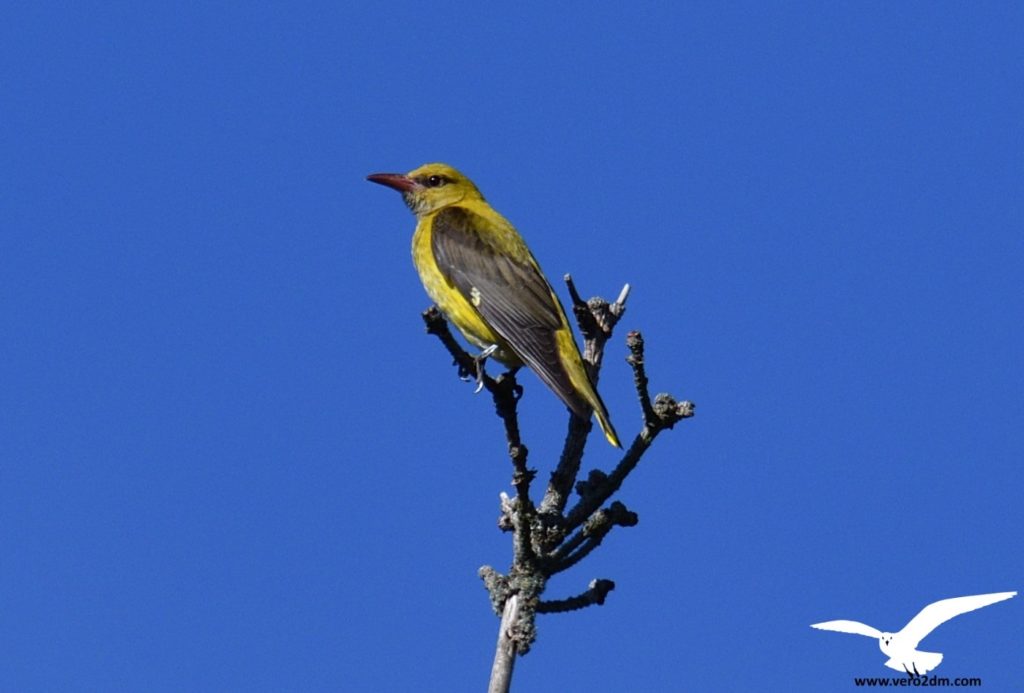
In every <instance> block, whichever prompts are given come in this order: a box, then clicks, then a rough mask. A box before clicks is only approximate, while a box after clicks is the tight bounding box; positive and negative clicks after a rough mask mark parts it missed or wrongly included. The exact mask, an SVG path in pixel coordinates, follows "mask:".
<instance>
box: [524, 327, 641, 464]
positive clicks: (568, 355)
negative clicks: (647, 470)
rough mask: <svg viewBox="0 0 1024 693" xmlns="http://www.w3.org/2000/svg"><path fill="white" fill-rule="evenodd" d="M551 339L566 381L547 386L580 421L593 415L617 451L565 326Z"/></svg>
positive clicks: (607, 418) (610, 428)
mask: <svg viewBox="0 0 1024 693" xmlns="http://www.w3.org/2000/svg"><path fill="white" fill-rule="evenodd" d="M555 338H556V340H557V343H558V353H559V358H560V359H561V363H562V373H563V375H564V377H565V378H568V381H569V382H568V383H564V382H563V383H560V384H559V385H563V386H558V385H556V384H551V385H550V386H551V389H552V390H554V391H555V394H557V395H558V396H559V397H560V398H561V399H562V401H563V402H565V403H566V405H567V406H568V407H569V409H571V410H572V411H573V413H575V414H576V416H579V417H580V418H581V419H584V420H589V419H590V413H591V412H593V413H594V416H596V417H597V423H598V425H599V426H600V427H601V431H602V432H603V433H604V437H605V438H607V439H608V442H609V443H611V444H612V445H614V446H615V447H617V448H621V447H622V443H620V442H619V436H618V435H617V434H616V433H615V427H614V426H612V420H611V417H610V416H609V415H608V408H607V407H606V406H604V402H602V401H601V395H599V394H597V388H595V387H594V383H592V382H591V381H590V376H588V375H587V370H586V368H585V367H584V365H583V357H582V356H580V352H579V349H577V348H576V342H575V341H574V340H573V338H572V332H571V331H570V330H569V328H568V327H566V328H565V329H564V330H560V331H559V332H558V333H556V335H555ZM541 377H543V375H541Z"/></svg>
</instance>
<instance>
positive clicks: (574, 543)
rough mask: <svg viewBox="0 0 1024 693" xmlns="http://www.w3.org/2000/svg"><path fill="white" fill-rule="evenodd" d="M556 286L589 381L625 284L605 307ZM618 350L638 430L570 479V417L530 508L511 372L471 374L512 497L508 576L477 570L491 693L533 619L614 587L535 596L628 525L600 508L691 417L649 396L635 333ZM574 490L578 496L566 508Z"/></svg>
mask: <svg viewBox="0 0 1024 693" xmlns="http://www.w3.org/2000/svg"><path fill="white" fill-rule="evenodd" d="M565 282H566V285H567V286H568V289H569V295H570V297H571V298H572V310H573V314H574V315H575V316H576V321H577V323H578V324H579V328H580V332H581V334H582V335H583V351H582V354H583V360H584V363H585V365H586V368H587V372H588V375H589V376H590V378H591V380H592V381H593V382H594V383H595V385H596V383H597V380H598V376H599V375H600V370H601V365H602V363H603V361H604V351H605V345H606V343H607V342H608V339H609V338H610V337H611V335H612V332H613V330H614V328H615V326H616V324H617V323H618V322H619V320H620V319H621V318H622V315H623V314H624V313H625V310H626V299H627V298H628V297H629V288H630V287H629V285H628V284H626V285H625V286H624V287H623V288H622V291H621V292H620V293H619V296H618V298H617V299H616V300H615V301H614V302H613V303H608V302H607V301H605V300H604V299H601V298H592V299H590V300H589V301H584V300H583V299H582V298H581V297H580V294H579V292H578V291H577V289H576V285H575V283H574V282H573V280H572V277H570V276H569V275H566V276H565ZM423 320H424V322H425V324H426V327H427V332H429V333H430V334H433V335H436V336H437V337H438V339H440V340H441V343H442V344H443V345H444V347H445V349H447V350H448V353H449V354H451V356H452V359H453V360H454V363H455V365H456V366H457V367H458V372H459V377H460V378H462V379H464V380H468V379H473V378H476V377H477V362H476V360H475V359H474V358H473V356H471V355H470V354H469V353H467V352H466V351H465V350H464V349H463V348H462V347H461V346H460V344H459V343H458V341H457V340H456V339H455V337H454V335H452V333H451V330H450V329H449V328H448V323H447V321H446V320H445V318H444V316H443V315H442V314H441V313H440V311H438V309H437V308H436V307H431V308H430V309H428V310H427V311H426V312H424V313H423ZM626 346H627V348H628V349H629V356H627V357H626V361H627V362H628V363H629V365H630V367H631V368H632V371H633V383H634V386H635V388H636V393H637V398H638V400H639V404H640V412H641V415H642V420H643V426H642V427H641V429H640V431H639V432H637V434H636V436H635V438H634V439H633V442H632V443H631V444H630V446H629V448H628V449H627V450H626V451H625V453H623V455H622V458H621V459H620V460H619V462H618V463H617V464H616V466H615V467H614V469H613V470H612V471H611V472H610V473H605V472H602V471H600V470H592V471H591V472H589V474H588V475H587V477H586V479H585V480H580V481H577V477H578V476H579V471H580V467H581V465H582V461H583V452H584V449H585V447H586V442H587V438H588V436H589V433H590V431H591V429H592V427H593V423H592V422H591V420H590V419H587V420H583V419H581V418H579V417H577V416H575V415H573V414H572V413H570V415H569V424H568V430H567V433H566V438H565V442H564V444H563V446H562V453H561V455H560V457H559V460H558V463H557V465H556V466H555V469H554V471H552V473H551V476H550V478H549V481H548V486H547V489H546V491H545V493H544V496H543V498H542V499H541V501H540V504H539V505H535V504H534V502H533V500H532V499H531V497H530V486H531V484H532V482H533V480H534V478H535V477H536V470H533V469H530V468H529V467H528V466H527V456H528V454H529V450H528V449H527V447H526V445H525V444H523V442H522V439H521V435H520V431H519V418H518V413H517V407H518V403H519V400H520V398H521V397H522V393H523V389H522V387H521V386H520V385H519V384H518V383H517V382H516V378H515V372H514V370H513V371H510V372H507V373H504V374H502V375H500V376H498V377H497V378H492V377H491V376H489V375H487V374H486V373H483V374H481V375H480V382H481V383H482V385H483V387H485V388H486V389H487V391H488V392H489V393H490V394H491V397H492V400H493V402H494V408H495V412H496V413H497V415H498V417H499V418H500V419H501V420H502V423H503V425H504V429H505V439H506V442H507V445H508V455H509V459H510V460H511V462H512V486H513V488H514V489H515V496H514V497H510V496H509V495H508V494H506V493H502V494H501V516H500V517H499V519H498V526H499V528H501V529H502V530H503V531H509V532H511V533H512V537H513V540H512V546H513V557H512V566H511V568H510V570H509V572H508V574H502V573H499V572H498V571H496V570H495V569H494V568H492V567H490V566H483V567H482V568H480V577H481V578H482V579H483V581H484V586H485V587H486V588H487V592H488V594H489V596H490V599H491V606H492V608H493V609H494V611H495V613H497V614H498V615H500V616H501V617H502V620H501V626H500V628H499V632H498V644H497V648H496V651H495V658H494V665H493V667H492V671H491V684H490V687H489V688H488V691H490V692H491V693H507V691H508V687H509V684H510V682H511V678H512V669H513V665H514V663H515V658H516V655H524V654H526V653H527V652H528V651H529V649H530V646H531V645H532V644H533V642H534V640H535V639H536V623H535V620H536V614H538V613H561V612H565V611H573V610H576V609H582V608H584V607H587V606H591V605H594V604H603V603H604V601H605V599H606V598H607V596H608V593H609V592H610V591H611V590H613V589H614V588H615V583H614V582H612V581H611V580H606V579H601V580H593V581H591V582H590V585H589V586H588V589H587V590H586V591H585V592H583V593H581V594H579V595H577V596H575V597H570V598H569V599H562V600H552V601H542V600H541V598H540V597H541V594H543V592H544V590H545V587H546V586H547V581H548V580H549V579H550V578H551V577H552V576H554V575H556V574H558V573H561V572H563V571H565V570H568V569H569V568H571V567H573V566H574V565H576V564H577V563H579V562H580V561H582V560H584V559H585V558H586V557H587V556H588V555H590V553H591V552H593V551H594V549H596V548H597V547H598V546H599V545H600V544H601V542H602V541H603V540H604V539H605V537H607V536H608V534H609V533H610V532H611V530H612V529H613V528H615V527H632V526H634V525H636V524H637V522H638V521H639V519H638V517H637V514H636V513H634V512H632V511H630V510H628V509H627V508H626V506H625V505H623V504H622V503H621V502H619V501H614V502H612V503H611V504H610V505H608V506H607V507H602V506H604V505H605V503H607V502H608V501H609V500H610V498H611V497H612V495H614V494H615V493H616V492H617V491H618V490H619V489H620V488H621V487H622V484H623V482H625V480H626V477H627V476H628V475H629V473H630V472H631V471H633V469H635V468H636V466H637V464H638V463H639V462H640V459H641V457H642V456H643V454H644V453H645V452H646V451H647V450H648V449H649V448H650V446H651V444H652V443H653V442H654V439H655V438H656V437H657V436H658V434H659V433H661V432H662V431H664V430H666V429H670V428H672V427H673V426H675V424H677V423H678V422H679V421H681V420H682V419H686V418H689V417H691V416H693V414H694V405H693V404H692V403H691V402H688V401H677V400H676V399H674V398H673V397H671V396H670V395H667V394H659V395H657V396H656V397H655V398H654V399H653V400H652V399H651V396H650V392H649V383H648V377H647V371H646V363H645V360H644V340H643V337H642V336H641V334H640V333H639V332H630V333H629V334H628V335H627V337H626ZM574 488H575V491H576V494H577V496H578V500H577V501H576V503H575V505H573V506H572V507H571V508H570V509H569V510H566V507H567V506H568V504H569V499H570V496H571V494H572V491H573V489H574Z"/></svg>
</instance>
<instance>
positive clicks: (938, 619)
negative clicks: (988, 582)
mask: <svg viewBox="0 0 1024 693" xmlns="http://www.w3.org/2000/svg"><path fill="white" fill-rule="evenodd" d="M1015 594H1017V593H1016V592H994V593H992V594H974V595H970V596H967V597H953V598H952V599H943V600H941V601H938V602H934V603H932V604H929V605H928V606H926V607H925V608H923V609H921V611H920V612H919V613H918V614H917V616H915V617H914V618H912V619H910V623H908V624H907V625H905V626H904V627H903V630H901V631H900V632H899V635H900V637H901V638H902V639H903V641H904V642H907V643H910V644H911V646H912V647H917V644H918V643H919V642H921V641H922V640H924V639H925V637H926V636H927V635H928V634H929V633H931V632H932V631H933V630H935V629H936V628H938V627H939V626H941V625H942V624H943V623H945V622H946V621H948V620H949V619H951V618H954V617H956V616H959V615H960V614H965V613H967V612H968V611H974V610H975V609H980V608H982V607H983V606H988V605H990V604H995V603H996V602H1001V601H1003V600H1004V599H1009V598H1010V597H1012V596H1014V595H1015Z"/></svg>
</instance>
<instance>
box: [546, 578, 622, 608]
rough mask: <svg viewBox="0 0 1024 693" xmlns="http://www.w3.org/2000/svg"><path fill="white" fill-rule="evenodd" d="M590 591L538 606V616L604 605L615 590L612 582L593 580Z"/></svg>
mask: <svg viewBox="0 0 1024 693" xmlns="http://www.w3.org/2000/svg"><path fill="white" fill-rule="evenodd" d="M588 587H589V589H587V591H586V592H584V593H583V594H580V595H578V596H575V597H569V598H568V599H554V600H551V601H545V602H541V603H540V604H538V605H537V613H538V614H556V613H563V612H565V611H576V610H577V609H583V608H585V607H588V606H593V605H594V604H604V600H605V598H606V597H607V596H608V593H609V592H611V591H612V590H613V589H615V583H614V582H612V581H611V580H591V581H590V585H588Z"/></svg>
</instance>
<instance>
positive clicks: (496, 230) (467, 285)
mask: <svg viewBox="0 0 1024 693" xmlns="http://www.w3.org/2000/svg"><path fill="white" fill-rule="evenodd" d="M367 179H368V180H371V181H373V182H374V183H380V184H381V185H386V186H388V187H389V188H394V189H395V190H397V191H398V192H400V193H402V199H403V200H404V201H405V204H406V205H408V207H409V209H411V210H412V212H413V214H415V215H416V219H417V223H416V231H415V233H414V234H413V237H412V258H413V263H414V264H415V265H416V270H417V271H418V272H419V274H420V279H421V280H422V281H423V286H424V287H425V288H426V290H427V293H428V294H429V295H430V298H431V299H432V300H433V301H434V302H435V303H437V306H438V308H440V309H441V312H443V313H444V314H445V315H446V316H448V319H449V320H451V321H452V322H453V323H455V326H456V327H458V328H459V331H461V332H462V334H463V335H465V336H466V339H468V340H469V341H470V342H472V343H473V344H475V345H476V346H478V347H480V348H481V349H483V350H484V351H483V355H484V356H488V355H491V354H493V356H494V358H496V359H498V360H499V361H501V362H502V363H504V364H505V365H507V366H509V367H510V368H517V367H519V366H522V365H523V364H526V365H528V366H529V367H530V368H532V369H533V371H534V372H535V373H536V374H537V375H538V376H539V377H540V379H541V380H543V381H544V383H545V384H546V385H547V386H548V387H549V388H551V390H552V391H553V392H554V393H555V394H556V395H558V397H559V399H561V400H562V401H563V402H565V405H566V406H567V407H569V409H570V410H571V411H572V412H573V414H575V415H576V416H578V417H580V418H582V419H584V420H586V419H589V418H590V414H591V412H593V413H594V414H595V415H596V416H597V422H598V424H600V426H601V430H602V431H604V435H605V437H606V438H607V439H608V442H609V443H611V444H612V445H614V446H616V447H622V446H621V444H620V443H619V438H618V436H617V435H616V434H615V429H614V428H613V427H612V422H611V420H610V419H609V417H608V409H607V408H605V406H604V402H602V401H601V397H600V396H599V395H598V394H597V390H596V389H595V388H594V385H593V383H591V382H590V378H589V377H588V376H587V371H586V370H585V369H584V367H583V358H582V357H581V356H580V351H579V348H578V347H577V346H576V341H575V339H573V336H572V329H571V328H570V327H569V321H568V320H567V319H566V317H565V310H564V309H563V308H562V304H561V303H560V302H559V300H558V296H556V295H555V292H554V291H552V290H551V285H550V284H549V283H548V280H547V279H545V278H544V274H543V272H541V269H540V266H539V265H538V264H537V261H536V260H535V259H534V257H533V254H532V253H531V252H530V249H529V248H527V247H526V243H525V242H524V241H523V239H522V237H521V236H520V235H519V233H518V232H517V231H516V229H515V227H514V226H512V224H510V223H509V222H508V220H506V219H505V217H503V216H501V215H500V214H498V213H497V212H496V211H494V209H493V208H492V207H491V206H490V205H489V204H487V201H486V200H484V197H483V195H481V194H480V191H479V190H477V187H476V186H475V185H473V182H472V181H471V180H469V178H466V176H464V175H462V174H461V173H459V172H458V171H456V170H455V169H454V168H452V167H451V166H448V165H446V164H426V165H424V166H420V167H419V168H418V169H416V170H414V171H410V172H409V173H407V174H400V173H375V174H373V175H371V176H368V177H367Z"/></svg>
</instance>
